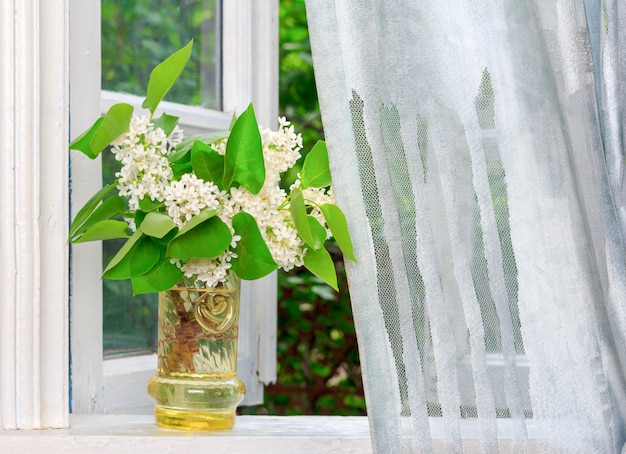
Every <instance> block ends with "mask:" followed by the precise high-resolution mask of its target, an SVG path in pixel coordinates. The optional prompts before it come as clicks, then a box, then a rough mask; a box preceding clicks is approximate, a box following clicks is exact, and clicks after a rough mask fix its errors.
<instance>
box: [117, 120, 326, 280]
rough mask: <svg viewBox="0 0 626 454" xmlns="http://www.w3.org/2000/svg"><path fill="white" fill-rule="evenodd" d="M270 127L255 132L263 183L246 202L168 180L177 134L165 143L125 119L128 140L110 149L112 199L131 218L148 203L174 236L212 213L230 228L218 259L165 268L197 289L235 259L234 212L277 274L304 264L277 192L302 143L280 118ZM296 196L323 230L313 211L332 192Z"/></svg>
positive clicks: (222, 275)
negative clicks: (255, 231)
mask: <svg viewBox="0 0 626 454" xmlns="http://www.w3.org/2000/svg"><path fill="white" fill-rule="evenodd" d="M278 122H279V128H278V130H277V131H271V130H269V129H261V128H259V132H260V134H261V140H262V145H263V159H264V163H265V182H264V184H263V187H262V188H261V190H260V191H259V193H258V194H252V193H251V192H250V191H248V190H247V189H246V188H244V187H232V188H230V189H229V190H228V191H221V190H220V189H219V188H218V186H217V185H216V184H214V183H213V182H210V181H204V180H202V179H200V178H198V177H197V176H196V175H195V174H193V173H187V174H184V175H182V176H180V178H179V179H177V180H175V179H174V175H173V171H172V169H171V167H170V163H169V161H168V155H169V154H171V153H173V152H174V151H175V147H176V145H177V144H178V143H180V142H181V140H182V138H183V135H182V131H181V130H180V129H178V127H176V128H175V129H174V131H173V132H172V133H171V134H170V136H169V137H166V136H165V133H164V132H163V130H162V129H160V128H155V126H154V124H152V123H151V122H150V121H149V119H148V118H146V117H133V118H132V120H131V124H130V130H129V131H128V133H126V134H123V135H122V136H120V137H119V138H118V139H117V140H116V141H115V142H114V143H113V148H112V151H113V153H114V154H115V158H116V159H117V160H118V161H120V162H121V164H122V167H121V169H120V171H119V172H118V173H117V174H116V176H117V177H118V189H119V193H120V195H121V196H124V197H128V198H129V202H128V208H129V209H130V210H131V211H134V210H138V209H139V201H140V200H142V199H143V198H144V197H149V198H150V199H152V200H154V201H158V202H163V203H164V205H165V213H167V215H168V216H169V217H170V218H171V219H172V220H173V221H174V223H175V224H176V225H177V226H178V227H179V228H181V227H183V226H184V225H185V223H186V222H188V221H189V220H190V219H192V218H193V216H196V215H198V214H199V213H200V212H201V211H202V210H203V209H206V208H208V209H212V210H216V212H217V216H219V218H220V219H221V220H222V221H223V222H224V223H225V224H226V225H227V226H228V227H229V228H230V230H231V233H232V235H233V239H232V242H231V244H230V246H229V248H227V249H226V250H225V251H224V252H223V253H222V254H220V255H219V256H218V257H213V258H191V259H186V260H173V261H172V263H175V264H176V265H177V266H178V267H179V268H180V269H181V270H182V271H183V273H184V275H185V276H186V277H187V278H192V279H194V280H195V281H196V283H197V285H203V286H206V287H214V286H216V285H218V284H219V283H220V282H224V281H225V280H226V279H227V276H228V271H229V269H230V267H231V263H230V262H231V260H232V259H233V258H236V257H237V255H236V254H235V253H234V250H235V248H236V247H237V243H238V241H239V240H240V239H241V238H240V236H239V235H237V234H236V232H235V231H234V229H233V227H232V219H233V217H234V216H235V215H236V214H237V213H240V212H246V213H248V214H250V215H252V216H253V217H254V219H255V221H256V223H257V225H258V227H259V231H260V232H261V236H262V237H263V239H264V240H265V242H266V244H267V247H268V249H269V251H270V253H271V255H272V257H273V259H274V261H275V262H276V264H277V265H278V267H280V268H282V269H284V270H286V271H289V270H291V269H293V268H294V267H300V266H303V264H304V256H305V254H306V245H305V243H304V241H303V240H302V239H301V238H300V236H299V235H298V233H297V231H296V228H295V225H294V223H293V219H292V217H291V213H290V211H289V208H288V203H287V200H288V195H287V193H286V192H285V191H284V190H283V189H281V188H280V187H279V184H278V183H279V181H280V175H281V173H283V172H285V171H287V170H288V169H290V168H291V167H292V166H293V165H294V164H295V163H296V161H297V160H298V159H299V158H300V156H301V155H300V150H301V149H302V137H301V135H300V134H296V133H295V131H294V127H293V126H292V125H291V124H290V123H289V122H288V121H287V120H285V118H284V117H283V118H279V120H278ZM226 143H227V139H222V140H219V141H217V142H214V143H212V144H211V145H210V146H211V148H213V149H214V150H215V151H217V153H219V154H220V155H224V154H225V153H226ZM300 186H301V183H300V181H297V182H296V183H295V184H294V185H293V186H292V188H293V187H300ZM303 195H304V198H305V200H306V201H307V205H309V206H312V207H313V209H312V211H311V215H312V216H314V217H316V218H317V219H318V220H319V221H320V223H321V224H322V225H325V222H324V218H323V215H322V213H321V211H320V210H319V209H318V208H316V206H318V205H321V204H324V203H334V199H333V196H332V192H331V191H330V190H329V191H328V192H327V191H325V190H324V189H318V188H307V189H305V190H303ZM133 230H134V229H133ZM329 234H330V232H329Z"/></svg>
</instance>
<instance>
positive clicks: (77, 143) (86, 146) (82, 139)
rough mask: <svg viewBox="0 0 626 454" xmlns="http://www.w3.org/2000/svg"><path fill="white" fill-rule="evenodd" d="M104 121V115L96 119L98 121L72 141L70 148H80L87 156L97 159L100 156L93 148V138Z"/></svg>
mask: <svg viewBox="0 0 626 454" xmlns="http://www.w3.org/2000/svg"><path fill="white" fill-rule="evenodd" d="M103 121H104V117H100V118H98V119H97V120H96V122H95V123H94V124H93V125H92V126H91V127H90V128H89V129H88V130H87V131H85V132H84V133H82V134H81V135H80V136H78V137H77V138H76V140H74V141H73V142H72V143H70V150H78V151H80V152H82V153H83V154H84V155H85V156H87V157H88V158H90V159H95V158H96V157H97V156H98V153H94V152H93V150H92V149H91V145H90V144H91V139H93V136H94V135H95V134H96V131H98V129H100V126H101V125H102V122H103Z"/></svg>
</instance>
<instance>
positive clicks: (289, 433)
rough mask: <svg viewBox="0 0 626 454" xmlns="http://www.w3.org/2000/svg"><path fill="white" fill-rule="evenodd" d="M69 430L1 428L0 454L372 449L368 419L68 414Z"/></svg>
mask: <svg viewBox="0 0 626 454" xmlns="http://www.w3.org/2000/svg"><path fill="white" fill-rule="evenodd" d="M70 424H71V427H70V428H69V429H51V430H19V431H18V430H16V431H1V432H0V452H19V453H20V454H21V453H31V452H32V453H39V452H63V453H81V454H82V453H85V452H99V453H105V452H114V453H116V454H125V453H132V454H138V453H141V452H169V453H175V452H185V453H187V452H193V451H190V450H193V449H198V451H197V452H205V451H206V450H207V448H208V447H210V451H211V452H214V453H222V452H223V453H226V452H236V453H238V454H239V453H241V454H246V453H251V454H252V453H253V454H263V453H268V454H269V453H271V454H281V453H285V454H287V453H296V452H303V453H307V454H309V453H311V454H317V453H320V454H321V453H331V452H332V453H371V452H372V447H371V442H370V432H369V426H368V421H367V417H358V416H238V417H237V422H236V423H235V427H234V428H233V429H231V430H227V431H221V432H187V431H175V430H167V429H162V428H160V427H158V426H156V425H155V424H154V419H153V418H152V417H151V416H126V415H125V416H118V415H83V416H80V415H71V416H70Z"/></svg>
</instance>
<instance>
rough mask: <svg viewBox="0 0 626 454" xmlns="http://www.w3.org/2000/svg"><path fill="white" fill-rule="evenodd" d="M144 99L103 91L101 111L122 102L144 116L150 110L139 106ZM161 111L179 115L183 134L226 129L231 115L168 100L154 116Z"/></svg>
mask: <svg viewBox="0 0 626 454" xmlns="http://www.w3.org/2000/svg"><path fill="white" fill-rule="evenodd" d="M144 99H145V97H143V96H137V95H130V94H127V93H117V92H112V91H103V92H102V97H101V112H102V113H105V112H106V111H107V110H109V108H110V107H111V106H112V105H113V104H116V103H119V102H124V103H127V104H130V105H131V106H133V108H134V109H135V110H134V112H135V114H140V113H141V114H142V115H143V113H145V114H146V116H149V115H150V112H149V111H148V110H147V109H144V108H142V107H141V104H142V103H143V100H144ZM161 112H167V113H168V114H169V115H174V116H176V117H179V121H178V124H179V126H180V127H181V128H182V130H183V131H184V133H185V136H189V135H193V134H201V133H205V132H206V130H207V129H215V130H218V131H220V130H221V131H224V130H228V128H229V126H230V122H231V120H232V115H231V114H228V113H225V112H221V111H218V110H209V109H205V108H204V107H199V106H187V105H185V104H178V103H175V102H168V101H161V103H160V104H159V108H158V109H157V110H156V113H155V116H156V117H158V116H159V115H160V114H161Z"/></svg>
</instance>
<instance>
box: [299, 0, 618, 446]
mask: <svg viewBox="0 0 626 454" xmlns="http://www.w3.org/2000/svg"><path fill="white" fill-rule="evenodd" d="M306 6H307V14H308V20H309V28H310V33H311V45H312V50H313V61H314V65H315V73H316V80H317V84H318V92H319V96H320V104H321V110H322V118H323V121H324V129H325V133H326V139H327V143H328V146H329V150H330V153H331V157H330V158H331V166H332V172H333V179H334V182H335V188H336V195H337V198H338V202H339V203H340V205H341V206H342V208H343V209H344V210H345V211H346V214H347V216H348V219H349V224H350V228H351V231H352V234H353V238H354V242H355V248H356V254H357V258H358V259H359V263H358V264H356V265H353V266H350V267H349V270H348V272H349V283H350V292H351V297H352V304H353V308H354V316H355V323H356V326H357V333H358V336H359V349H360V354H361V360H362V364H363V377H364V383H365V389H366V398H367V405H368V407H367V410H368V415H369V418H370V424H371V428H372V434H373V444H374V446H375V448H376V451H377V452H378V453H384V454H386V453H396V452H398V453H399V452H411V453H413V452H430V451H434V452H446V453H447V452H468V453H469V452H580V453H605V452H618V453H619V452H620V451H621V450H622V447H623V446H624V444H625V443H626V423H625V420H626V385H625V377H626V373H625V371H626V261H625V258H626V254H625V252H626V250H625V247H624V231H625V230H624V225H625V223H626V215H625V213H626V210H625V208H624V197H623V189H622V187H623V186H626V185H624V184H623V183H622V181H623V174H624V146H623V139H624V136H623V134H624V129H625V128H624V119H623V117H622V115H623V106H624V105H625V104H624V101H625V100H624V96H625V94H624V93H625V88H626V87H624V83H625V82H626V66H625V65H624V59H625V58H626V56H625V55H622V54H624V52H625V51H626V46H625V44H626V43H625V42H624V39H625V38H624V37H625V36H626V35H625V34H626V28H625V25H626V24H624V21H625V20H626V19H625V18H626V16H625V15H624V13H625V11H624V8H625V6H624V2H620V3H617V2H614V1H613V0H588V1H583V0H534V1H520V0H497V1H493V0H447V1H445V0H444V1H442V0H439V1H434V0H404V1H399V0H308V1H307V5H306Z"/></svg>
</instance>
